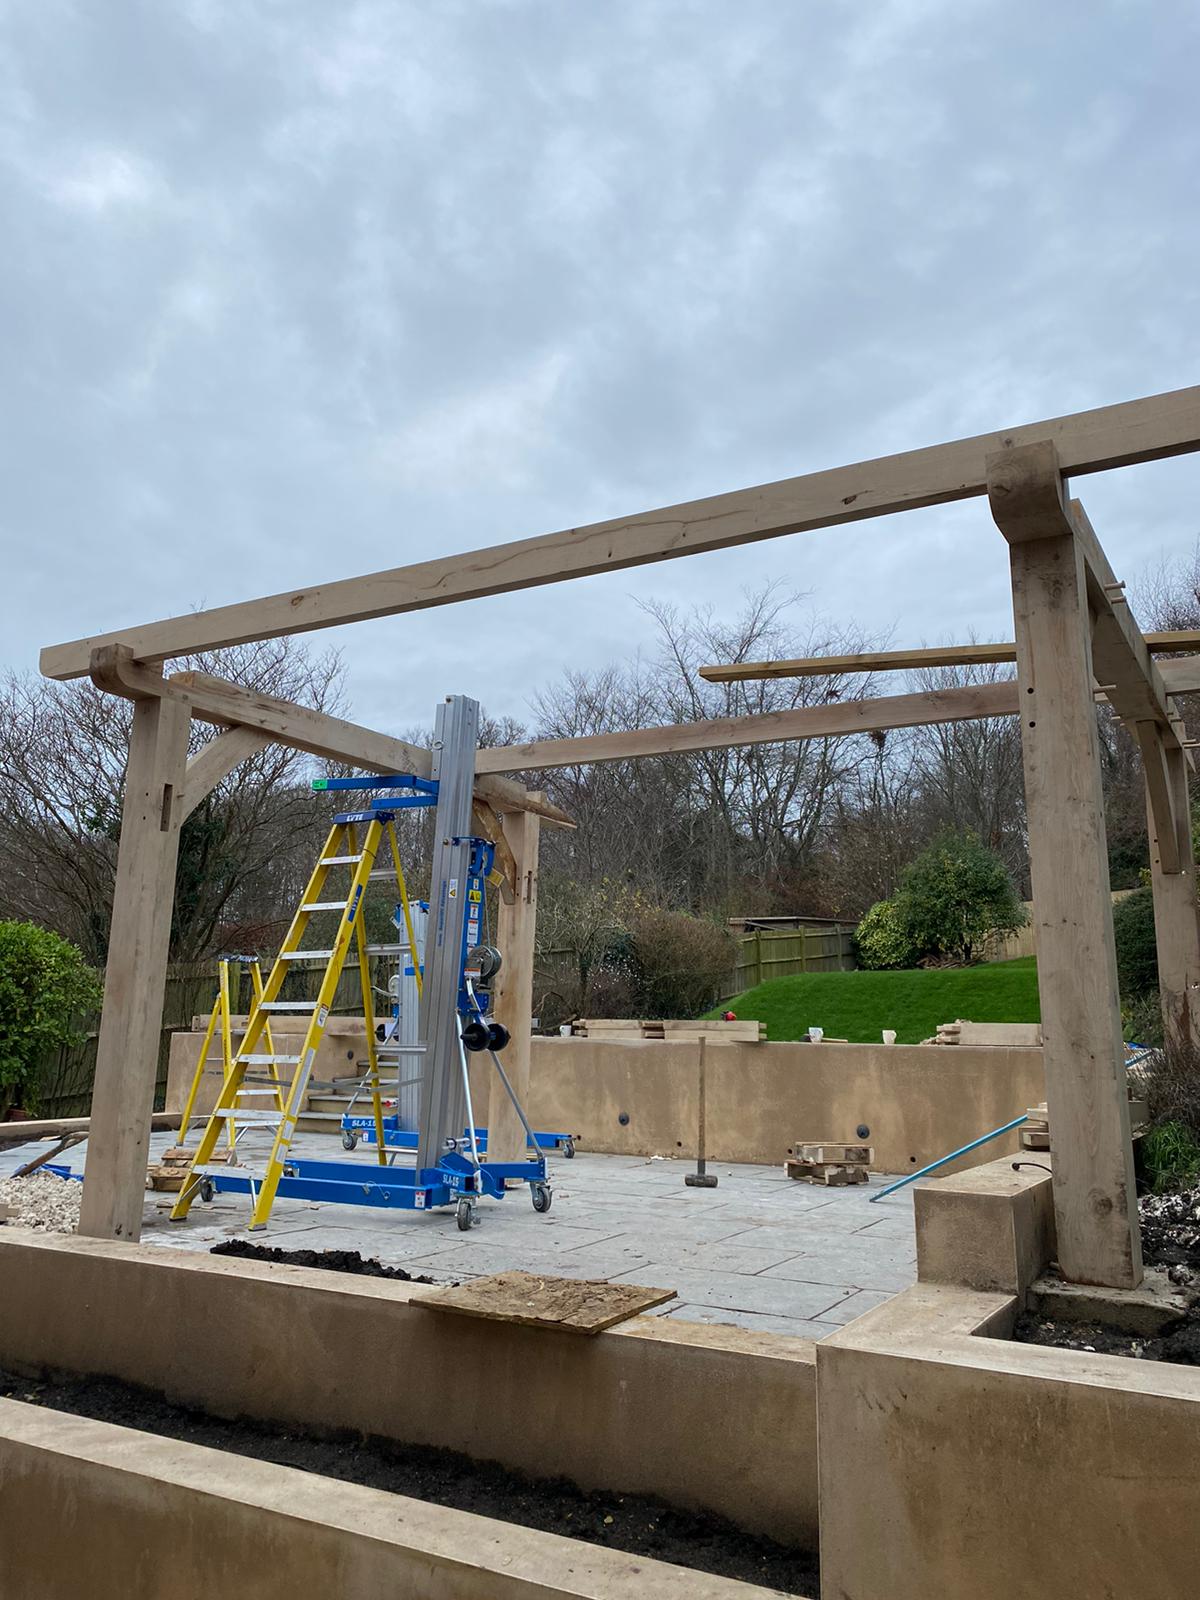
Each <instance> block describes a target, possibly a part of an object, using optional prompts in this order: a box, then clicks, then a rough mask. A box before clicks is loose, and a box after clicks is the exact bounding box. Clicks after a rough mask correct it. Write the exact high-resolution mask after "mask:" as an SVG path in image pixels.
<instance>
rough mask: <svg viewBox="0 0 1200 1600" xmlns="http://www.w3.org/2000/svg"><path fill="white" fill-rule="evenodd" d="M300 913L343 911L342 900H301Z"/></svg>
mask: <svg viewBox="0 0 1200 1600" xmlns="http://www.w3.org/2000/svg"><path fill="white" fill-rule="evenodd" d="M300 909H301V911H345V909H346V902H345V901H344V900H302V901H301V902H300Z"/></svg>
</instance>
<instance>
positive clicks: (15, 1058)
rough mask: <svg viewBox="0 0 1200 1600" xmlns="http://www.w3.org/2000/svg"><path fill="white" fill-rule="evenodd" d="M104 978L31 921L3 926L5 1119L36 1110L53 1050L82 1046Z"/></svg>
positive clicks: (1, 1096) (0, 988)
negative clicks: (18, 1110)
mask: <svg viewBox="0 0 1200 1600" xmlns="http://www.w3.org/2000/svg"><path fill="white" fill-rule="evenodd" d="M101 993H102V989H101V983H100V977H99V974H98V973H96V972H94V971H93V970H92V968H91V967H89V966H87V964H86V963H85V962H84V959H83V956H82V955H81V954H80V952H79V951H78V950H77V949H76V948H75V946H74V945H73V944H69V943H68V942H67V940H66V939H60V938H59V936H58V935H57V934H56V933H51V932H50V931H49V930H48V929H46V928H39V927H37V926H36V925H35V924H34V923H32V922H0V1114H3V1113H4V1112H5V1111H7V1109H8V1107H9V1106H11V1105H25V1106H27V1107H28V1108H29V1109H31V1110H33V1109H36V1106H37V1100H38V1093H39V1089H40V1087H41V1080H42V1074H43V1073H44V1072H45V1070H46V1068H47V1066H48V1065H49V1056H50V1054H51V1052H52V1051H54V1050H57V1049H60V1048H62V1047H63V1046H64V1045H73V1044H79V1043H81V1042H82V1040H83V1037H84V1035H83V1033H82V1031H81V1029H80V1027H79V1019H80V1018H81V1017H83V1016H86V1014H87V1013H88V1012H91V1011H94V1010H95V1009H96V1008H97V1006H99V1004H100V998H101Z"/></svg>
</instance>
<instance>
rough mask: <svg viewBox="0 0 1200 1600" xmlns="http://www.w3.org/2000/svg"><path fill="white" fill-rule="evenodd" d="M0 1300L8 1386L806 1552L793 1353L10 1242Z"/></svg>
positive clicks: (806, 1503)
mask: <svg viewBox="0 0 1200 1600" xmlns="http://www.w3.org/2000/svg"><path fill="white" fill-rule="evenodd" d="M0 1285H2V1286H3V1288H2V1292H0V1365H7V1366H9V1367H10V1368H15V1369H16V1370H18V1371H27V1372H30V1371H31V1372H37V1371H41V1370H46V1369H48V1370H51V1371H54V1370H57V1371H64V1372H77V1373H95V1374H102V1375H105V1376H110V1377H116V1378H121V1379H124V1380H126V1381H127V1382H133V1383H140V1384H144V1385H146V1386H147V1387H149V1388H152V1389H157V1390H161V1391H163V1392H164V1393H166V1394H167V1395H168V1396H169V1397H170V1398H173V1399H176V1400H180V1401H183V1402H187V1403H191V1404H195V1405H198V1406H200V1407H202V1408H203V1409H205V1410H208V1411H212V1412H214V1413H216V1414H217V1415H223V1416H237V1415H247V1416H252V1417H258V1418H262V1419H268V1420H276V1421H283V1422H297V1423H302V1424H305V1425H306V1426H308V1427H313V1428H321V1427H328V1428H350V1429H355V1430H362V1431H363V1432H368V1433H378V1434H381V1435H383V1436H385V1437H390V1438H395V1439H399V1440H403V1441H405V1442H407V1443H412V1444H436V1445H444V1446H446V1447H447V1448H449V1449H452V1450H460V1451H464V1452H466V1453H468V1454H470V1455H472V1456H475V1457H477V1458H479V1459H481V1460H495V1461H500V1462H503V1463H504V1464H505V1465H506V1466H508V1467H513V1468H517V1469H519V1470H522V1471H525V1472H529V1473H533V1474H536V1475H539V1476H543V1477H547V1476H549V1477H553V1476H555V1475H556V1474H560V1473H561V1474H563V1475H565V1476H566V1477H568V1478H570V1479H572V1480H573V1481H574V1482H576V1483H578V1484H580V1485H581V1486H583V1487H584V1488H606V1489H628V1490H631V1491H639V1492H643V1493H648V1494H658V1495H661V1496H662V1497H663V1498H664V1499H667V1500H670V1501H673V1502H675V1503H676V1504H679V1505H683V1506H687V1507H694V1508H702V1509H708V1510H712V1511H716V1512H719V1513H721V1514H722V1515H724V1516H727V1517H729V1518H730V1519H731V1520H732V1521H734V1522H736V1523H738V1524H739V1525H740V1526H742V1527H744V1528H747V1529H750V1530H751V1531H754V1532H762V1533H768V1534H771V1535H773V1536H774V1537H776V1538H778V1539H780V1540H781V1541H783V1542H785V1543H793V1544H797V1545H800V1546H807V1547H808V1548H812V1547H813V1546H814V1545H815V1542H816V1532H817V1487H816V1400H815V1368H814V1359H813V1345H812V1343H811V1342H810V1341H809V1340H805V1339H783V1338H777V1337H772V1336H770V1335H766V1334H758V1333H750V1332H746V1331H743V1330H741V1329H737V1328H717V1327H706V1326H703V1325H701V1324H697V1323H685V1322H667V1321H663V1320H662V1319H660V1318H657V1317H638V1318H635V1319H633V1320H631V1321H629V1322H626V1323H622V1324H621V1325H620V1326H618V1327H616V1328H613V1329H610V1330H608V1331H607V1332H605V1333H601V1334H597V1335H595V1336H594V1337H591V1338H588V1337H583V1336H580V1335H572V1334H567V1333H560V1332H548V1331H545V1330H542V1329H536V1328H523V1327H517V1326H514V1325H512V1324H508V1323H496V1322H492V1321H485V1320H482V1319H476V1318H471V1317H458V1316H449V1315H445V1314H442V1313H438V1312H435V1311H431V1310H428V1309H426V1308H424V1307H422V1306H421V1304H420V1301H421V1300H422V1299H423V1298H425V1297H426V1296H427V1295H428V1294H429V1293H430V1292H431V1291H430V1290H428V1289H427V1288H424V1287H422V1286H420V1285H416V1284H412V1285H410V1284H405V1283H397V1282H392V1281H387V1280H379V1279H369V1278H350V1277H346V1276H344V1275H342V1274H336V1273H326V1272H314V1271H312V1270H311V1269H305V1268H297V1267H287V1266H281V1265H275V1264H269V1263H267V1264H264V1263H259V1262H246V1261H239V1260H237V1259H236V1258H226V1257H217V1258H214V1257H212V1256H209V1255H206V1254H205V1255H200V1254H196V1253H193V1252H186V1251H171V1250H164V1249H158V1248H155V1249H147V1248H143V1247H141V1246H138V1245H127V1244H114V1243H111V1242H108V1241H101V1240H94V1239H84V1238H77V1237H72V1238H68V1237H64V1236H47V1235H44V1234H39V1233H34V1232H27V1231H19V1230H17V1229H13V1228H11V1227H5V1228H3V1229H0ZM667 1287H669V1285H667ZM0 1593H3V1591H0Z"/></svg>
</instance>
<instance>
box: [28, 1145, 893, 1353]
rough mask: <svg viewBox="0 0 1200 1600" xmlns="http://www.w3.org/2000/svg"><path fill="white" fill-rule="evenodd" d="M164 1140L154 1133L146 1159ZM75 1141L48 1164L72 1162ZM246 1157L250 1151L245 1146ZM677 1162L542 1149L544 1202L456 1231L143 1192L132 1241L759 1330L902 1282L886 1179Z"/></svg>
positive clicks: (334, 1153)
mask: <svg viewBox="0 0 1200 1600" xmlns="http://www.w3.org/2000/svg"><path fill="white" fill-rule="evenodd" d="M174 1142H175V1135H174V1134H170V1133H165V1134H155V1135H154V1136H153V1138H152V1140H151V1150H152V1153H153V1155H155V1156H157V1155H159V1154H160V1153H161V1151H162V1150H164V1149H166V1148H167V1147H168V1146H169V1145H171V1144H172V1143H174ZM294 1150H295V1153H296V1154H297V1155H298V1156H301V1157H304V1156H308V1157H318V1158H320V1159H323V1160H343V1159H344V1160H346V1161H347V1162H348V1163H352V1164H353V1165H355V1166H361V1167H363V1168H364V1169H366V1170H369V1169H370V1168H371V1167H373V1166H374V1165H375V1163H374V1161H373V1160H371V1158H370V1154H369V1152H365V1151H363V1150H359V1151H358V1152H356V1153H355V1155H354V1156H348V1155H346V1154H345V1153H344V1152H343V1151H342V1150H341V1147H340V1145H339V1144H338V1143H337V1141H336V1140H334V1139H331V1138H327V1137H323V1136H321V1135H316V1134H306V1135H303V1136H302V1137H301V1138H300V1139H298V1140H297V1141H296V1144H295V1146H294ZM29 1153H30V1147H29V1146H17V1147H11V1148H9V1149H7V1150H3V1151H0V1176H3V1175H4V1174H5V1173H6V1172H11V1171H12V1170H13V1169H14V1168H15V1167H17V1166H19V1165H20V1164H21V1162H22V1161H24V1160H27V1159H28V1157H29ZM86 1153H87V1145H86V1144H82V1145H77V1146H76V1147H75V1148H74V1149H73V1150H71V1151H69V1152H67V1155H66V1156H65V1157H64V1158H63V1159H64V1162H65V1163H66V1164H68V1165H70V1166H71V1167H72V1169H73V1170H75V1171H80V1170H82V1168H83V1164H84V1161H85V1159H86ZM248 1154H249V1155H250V1156H251V1158H252V1159H258V1160H261V1159H262V1157H263V1155H264V1154H265V1152H260V1151H259V1150H258V1149H257V1148H255V1149H254V1150H252V1151H250V1152H248ZM691 1170H693V1168H692V1165H691V1163H690V1162H687V1161H682V1160H679V1161H669V1160H668V1161H649V1160H646V1159H645V1158H643V1157H641V1156H601V1155H592V1154H587V1153H582V1152H581V1153H580V1154H579V1155H578V1156H577V1157H576V1158H575V1160H573V1161H569V1162H568V1161H566V1160H564V1159H562V1158H561V1157H559V1158H555V1157H551V1158H550V1175H551V1179H552V1182H553V1185H554V1204H553V1208H552V1210H551V1211H550V1213H549V1214H548V1215H546V1216H539V1215H537V1214H536V1213H535V1212H534V1211H533V1208H532V1206H531V1205H530V1203H529V1197H528V1194H527V1193H526V1192H524V1191H523V1190H520V1191H513V1192H512V1193H511V1194H509V1195H507V1196H506V1197H505V1199H504V1200H503V1201H502V1202H493V1201H484V1202H482V1203H481V1205H480V1207H479V1215H480V1218H481V1223H480V1226H479V1227H477V1228H473V1229H472V1230H471V1231H470V1233H467V1234H464V1233H460V1232H459V1230H458V1228H457V1227H456V1225H455V1220H454V1213H453V1211H452V1210H445V1211H441V1212H431V1213H429V1214H422V1213H414V1212H397V1211H388V1210H383V1209H380V1208H376V1207H369V1208H368V1207H363V1208H359V1207H356V1206H329V1205H318V1204H316V1203H314V1202H312V1201H302V1200H281V1201H279V1202H277V1204H276V1206H275V1209H274V1212H273V1214H272V1218H271V1222H270V1224H269V1226H268V1227H267V1228H266V1229H264V1230H262V1231H260V1232H258V1233H255V1234H249V1233H247V1231H246V1222H247V1220H248V1214H249V1213H248V1204H247V1201H246V1200H245V1198H244V1197H243V1196H240V1195H218V1196H217V1197H216V1199H215V1200H214V1201H213V1202H212V1204H210V1205H204V1204H202V1203H197V1204H196V1205H195V1206H194V1207H193V1208H192V1211H191V1214H190V1216H189V1218H188V1220H187V1221H186V1222H184V1223H172V1222H170V1221H169V1220H168V1218H167V1211H168V1210H169V1208H170V1204H171V1201H170V1199H169V1198H168V1197H167V1196H165V1195H154V1194H148V1195H147V1198H146V1213H145V1229H144V1233H143V1236H142V1237H143V1243H144V1244H146V1245H148V1246H152V1247H160V1246H161V1247H166V1248H173V1249H182V1250H210V1249H211V1248H212V1246H213V1245H214V1244H216V1243H219V1242H220V1241H222V1240H224V1239H227V1238H238V1237H244V1238H250V1239H253V1240H254V1241H255V1242H256V1243H261V1244H265V1245H278V1246H280V1247H281V1248H283V1249H289V1248H291V1249H309V1250H334V1249H336V1250H359V1251H361V1252H362V1254H363V1255H366V1256H377V1257H378V1258H379V1259H380V1260H381V1261H383V1262H385V1263H387V1264H389V1265H395V1266H403V1267H405V1269H406V1270H408V1271H410V1272H415V1273H422V1274H428V1275H429V1276H430V1277H433V1278H438V1279H445V1280H446V1281H450V1280H452V1279H458V1280H459V1281H466V1280H468V1279H470V1278H473V1277H478V1276H480V1275H482V1274H484V1273H489V1272H502V1271H513V1270H524V1271H534V1272H546V1273H553V1274H556V1275H560V1276H564V1277H591V1278H606V1279H610V1280H613V1281H619V1282H628V1283H638V1282H641V1283H652V1284H661V1285H662V1286H663V1287H664V1288H674V1289H675V1290H676V1291H677V1293H678V1299H677V1300H674V1301H671V1302H670V1303H669V1304H667V1305H665V1306H662V1307H659V1308H657V1310H656V1312H655V1313H654V1314H656V1315H664V1316H670V1317H671V1318H672V1319H675V1320H680V1321H692V1322H708V1323H715V1324H721V1325H727V1326H732V1327H740V1328H751V1329H757V1330H758V1331H760V1332H771V1333H784V1334H792V1335H797V1336H800V1337H803V1338H809V1339H820V1338H823V1337H825V1336H826V1335H828V1334H830V1333H833V1332H834V1331H835V1330H836V1329H837V1328H838V1327H840V1326H842V1325H843V1324H844V1323H846V1322H848V1321H850V1320H851V1319H852V1318H853V1317H856V1316H858V1315H860V1314H861V1313H862V1312H864V1311H869V1310H871V1309H872V1308H873V1307H875V1306H877V1305H880V1304H882V1303H883V1301H884V1300H886V1299H888V1298H889V1297H890V1295H892V1294H894V1293H897V1292H899V1290H901V1289H904V1288H907V1287H908V1285H909V1284H911V1283H913V1282H914V1281H915V1279H916V1266H915V1261H916V1249H915V1243H914V1237H913V1212H912V1189H911V1188H910V1189H906V1190H902V1191H900V1193H898V1194H896V1195H892V1196H889V1197H888V1198H887V1199H886V1200H884V1201H881V1202H879V1203H878V1204H870V1203H869V1202H868V1194H869V1193H870V1192H872V1191H874V1192H878V1190H879V1189H880V1188H882V1187H883V1186H884V1184H885V1183H887V1182H888V1181H889V1180H888V1179H886V1178H883V1177H878V1176H873V1177H872V1179H871V1183H870V1184H869V1185H860V1186H856V1187H855V1188H854V1189H825V1188H823V1187H820V1186H818V1185H809V1184H799V1183H795V1182H793V1181H792V1180H791V1179H789V1178H788V1177H787V1176H786V1175H785V1173H784V1172H783V1169H782V1167H778V1168H773V1167H752V1166H738V1165H733V1164H730V1163H728V1162H719V1163H712V1164H710V1166H709V1171H710V1172H713V1173H715V1174H716V1176H717V1178H718V1180H719V1183H718V1187H717V1188H716V1189H689V1188H688V1187H687V1186H686V1185H685V1184H684V1181H683V1179H684V1174H685V1173H687V1172H689V1171H691Z"/></svg>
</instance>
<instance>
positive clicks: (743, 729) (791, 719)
mask: <svg viewBox="0 0 1200 1600" xmlns="http://www.w3.org/2000/svg"><path fill="white" fill-rule="evenodd" d="M1018 709H1019V707H1018V695H1017V686H1016V683H1015V682H1006V683H984V684H978V685H971V686H969V687H967V688H963V689H933V690H929V691H927V692H925V693H922V694H897V695H883V696H880V697H879V698H878V699H875V700H844V701H832V702H830V703H829V704H828V705H823V706H799V707H797V708H795V709H794V710H791V711H766V712H763V713H762V714H761V715H760V716H750V717H715V718H713V719H712V720H710V721H707V722H673V723H668V724H667V726H666V727H661V728H634V729H631V730H630V731H629V732H623V733H597V734H588V735H584V736H582V737H580V738H577V739H535V740H532V741H531V742H529V743H528V744H511V745H492V746H489V747H488V748H487V749H483V750H480V751H479V752H478V754H477V755H476V757H475V761H476V771H478V772H484V773H492V772H530V771H535V770H538V769H544V768H548V767H575V766H595V765H598V764H599V763H601V762H605V761H629V760H632V759H634V758H636V757H639V756H662V755H683V754H686V753H688V752H690V751H695V750H724V749H732V748H733V747H735V746H737V745H752V744H782V743H785V742H786V741H788V740H790V739H828V738H837V737H839V736H841V735H845V734H854V733H877V732H883V731H884V730H886V729H889V728H916V727H923V726H925V725H926V724H927V723H935V722H970V721H973V720H975V719H976V718H979V717H1014V716H1016V714H1017V711H1018Z"/></svg>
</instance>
